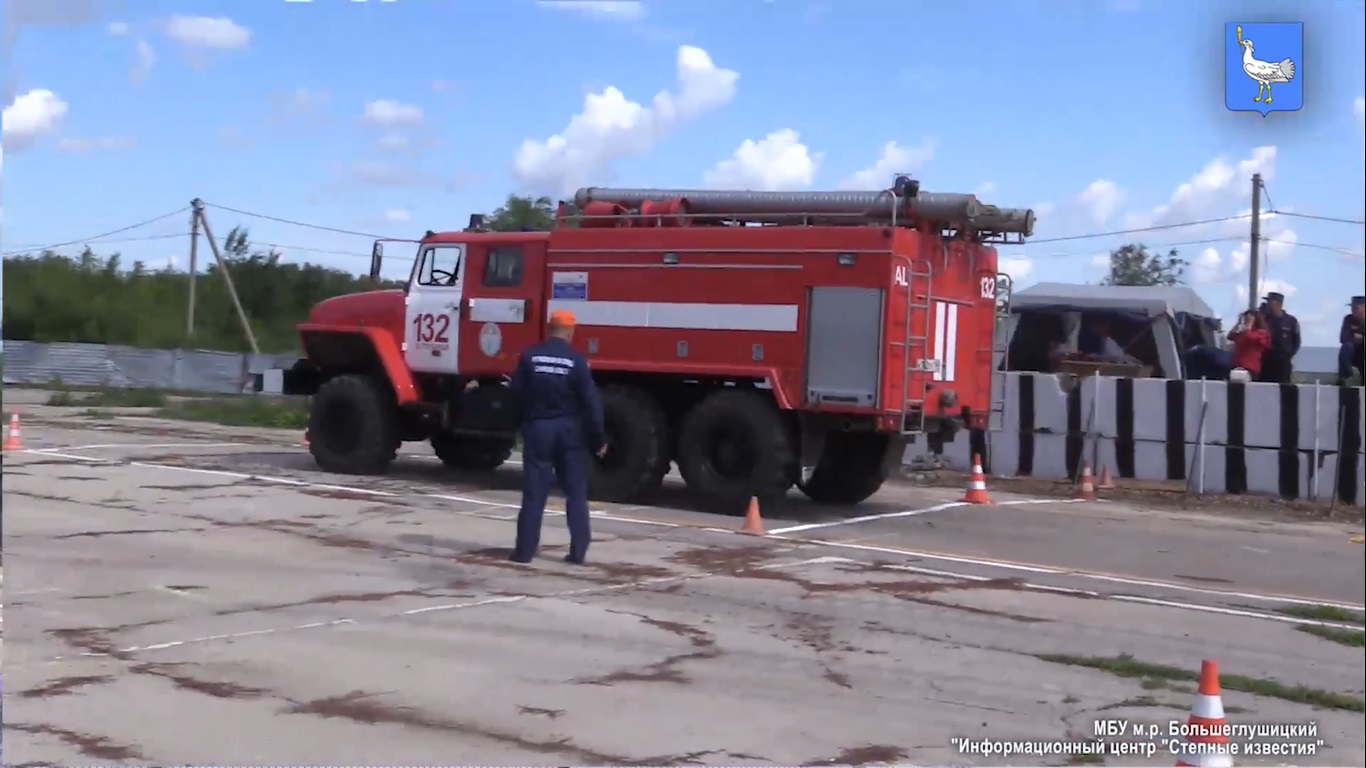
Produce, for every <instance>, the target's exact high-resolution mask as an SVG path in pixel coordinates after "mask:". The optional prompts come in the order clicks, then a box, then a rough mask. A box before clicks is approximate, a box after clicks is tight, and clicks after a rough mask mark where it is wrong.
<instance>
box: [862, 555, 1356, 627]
mask: <svg viewBox="0 0 1366 768" xmlns="http://www.w3.org/2000/svg"><path fill="white" fill-rule="evenodd" d="M837 559H843V558H837ZM848 562H857V561H855V560H849V561H848ZM885 567H886V568H887V569H888V570H893V571H908V572H910V573H919V574H924V575H926V576H940V577H944V578H954V579H963V580H966V581H977V582H982V581H992V580H993V579H992V577H990V576H981V575H978V574H968V573H955V572H953V571H941V570H938V569H935V568H922V567H920V566H916V565H888V566H885ZM1020 586H1022V587H1025V588H1028V589H1032V590H1037V591H1040V592H1052V593H1055V594H1058V595H1066V596H1070V597H1084V598H1088V599H1091V600H1113V601H1115V602H1119V603H1137V604H1141V605H1155V606H1160V607H1163V608H1176V609H1179V610H1183V611H1199V612H1201V613H1217V614H1220V615H1222V616H1238V617H1241V618H1247V619H1262V620H1265V621H1277V622H1281V623H1283V624H1297V625H1301V626H1310V627H1332V628H1333V629H1355V630H1358V631H1361V629H1362V628H1361V627H1360V626H1358V625H1354V624H1341V623H1338V622H1335V621H1322V620H1319V619H1306V618H1301V617H1298V616H1286V615H1283V614H1276V613H1263V612H1261V611H1249V610H1244V609H1240V608H1224V607H1221V606H1217V605H1201V604H1199V603H1185V602H1181V601H1179V600H1163V599H1160V598H1156V597H1144V596H1142V595H1117V594H1106V593H1104V592H1095V591H1092V590H1089V589H1074V588H1072V587H1058V586H1054V585H1052V584H1037V583H1035V582H1030V581H1026V582H1023V583H1021V585H1020ZM1321 605H1322V604H1321Z"/></svg>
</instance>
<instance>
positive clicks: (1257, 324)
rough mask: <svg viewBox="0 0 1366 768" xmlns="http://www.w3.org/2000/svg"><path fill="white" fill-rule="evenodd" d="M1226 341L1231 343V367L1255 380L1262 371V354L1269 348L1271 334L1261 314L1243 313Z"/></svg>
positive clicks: (1250, 311)
mask: <svg viewBox="0 0 1366 768" xmlns="http://www.w3.org/2000/svg"><path fill="white" fill-rule="evenodd" d="M1228 340H1229V341H1231V342H1233V367H1234V368H1242V369H1243V370H1245V371H1247V372H1248V373H1249V374H1251V375H1252V378H1254V379H1255V378H1256V377H1257V375H1258V374H1259V373H1261V371H1262V353H1263V352H1266V351H1267V350H1268V349H1270V348H1271V333H1270V332H1269V331H1267V329H1266V321H1265V320H1264V319H1263V318H1262V315H1261V313H1260V312H1257V311H1255V310H1248V311H1246V312H1244V313H1243V314H1242V317H1239V318H1238V324H1237V325H1236V326H1234V328H1233V332H1232V333H1230V334H1229V335H1228Z"/></svg>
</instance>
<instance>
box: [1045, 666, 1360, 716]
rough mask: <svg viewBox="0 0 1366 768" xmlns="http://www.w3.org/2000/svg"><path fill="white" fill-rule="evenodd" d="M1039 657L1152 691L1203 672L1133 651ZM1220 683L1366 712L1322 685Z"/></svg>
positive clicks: (1239, 678) (1235, 678) (1355, 700)
mask: <svg viewBox="0 0 1366 768" xmlns="http://www.w3.org/2000/svg"><path fill="white" fill-rule="evenodd" d="M1037 658H1039V659H1040V660H1042V661H1047V662H1050V663H1053V664H1066V665H1068V666H1073V667H1086V668H1088V669H1098V670H1101V671H1103V672H1109V673H1110V674H1112V675H1115V676H1117V677H1126V678H1132V679H1137V680H1143V681H1144V686H1143V687H1144V688H1148V689H1149V690H1152V689H1153V688H1152V687H1150V686H1149V684H1148V683H1149V682H1151V683H1155V684H1159V685H1157V686H1156V687H1165V686H1163V685H1161V684H1166V686H1170V684H1172V683H1180V682H1196V681H1198V680H1199V674H1198V673H1196V672H1193V671H1191V670H1188V669H1182V668H1180V667H1170V666H1166V665H1163V664H1150V663H1148V662H1146V661H1139V660H1138V659H1135V658H1134V657H1133V656H1130V655H1129V654H1122V655H1119V656H1072V655H1069V654H1058V653H1045V654H1040V655H1039V656H1038V657H1037ZM1219 683H1220V684H1221V685H1222V686H1223V687H1224V688H1225V689H1227V690H1230V691H1240V692H1242V693H1250V694H1252V695H1254V696H1265V697H1267V698H1272V699H1281V700H1283V701H1290V702H1295V703H1297V704H1308V705H1310V706H1313V707H1320V708H1323V709H1341V710H1346V711H1348V712H1366V700H1363V699H1362V698H1361V697H1360V696H1352V695H1350V694H1346V693H1338V692H1336V691H1325V690H1321V689H1319V688H1310V687H1308V686H1304V685H1286V684H1284V683H1278V682H1276V681H1275V680H1267V679H1265V678H1256V677H1246V676H1243V675H1227V674H1225V675H1220V676H1219Z"/></svg>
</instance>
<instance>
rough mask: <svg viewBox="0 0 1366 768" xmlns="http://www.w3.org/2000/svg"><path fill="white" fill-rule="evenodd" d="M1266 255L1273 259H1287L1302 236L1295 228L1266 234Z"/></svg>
mask: <svg viewBox="0 0 1366 768" xmlns="http://www.w3.org/2000/svg"><path fill="white" fill-rule="evenodd" d="M1264 237H1266V242H1265V243H1263V245H1264V246H1265V248H1266V257H1267V259H1269V260H1271V261H1285V260H1286V259H1288V258H1290V253H1291V252H1292V251H1294V250H1295V246H1296V245H1299V242H1300V236H1299V235H1298V234H1296V232H1295V230H1293V229H1289V228H1287V229H1282V230H1279V231H1275V232H1273V233H1272V234H1269V235H1265V236H1264Z"/></svg>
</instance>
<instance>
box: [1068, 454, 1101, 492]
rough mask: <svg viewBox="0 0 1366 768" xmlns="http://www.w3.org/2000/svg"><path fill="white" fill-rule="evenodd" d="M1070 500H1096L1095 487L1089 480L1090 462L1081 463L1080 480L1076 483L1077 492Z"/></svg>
mask: <svg viewBox="0 0 1366 768" xmlns="http://www.w3.org/2000/svg"><path fill="white" fill-rule="evenodd" d="M1072 498H1074V499H1081V500H1082V501H1095V500H1096V485H1095V483H1094V482H1093V481H1092V480H1091V462H1089V461H1083V462H1082V463H1081V480H1079V481H1078V482H1077V492H1076V494H1074V495H1073V496H1072Z"/></svg>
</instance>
